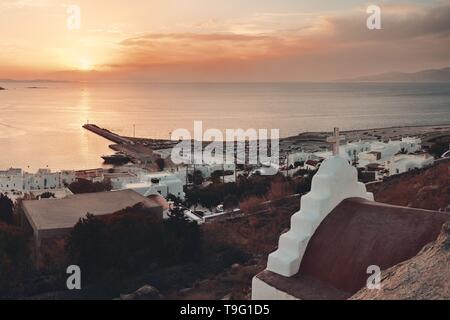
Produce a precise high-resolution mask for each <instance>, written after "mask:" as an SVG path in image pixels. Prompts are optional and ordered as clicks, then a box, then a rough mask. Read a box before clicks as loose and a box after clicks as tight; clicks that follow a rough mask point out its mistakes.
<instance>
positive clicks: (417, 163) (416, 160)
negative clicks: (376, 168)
mask: <svg viewBox="0 0 450 320" xmlns="http://www.w3.org/2000/svg"><path fill="white" fill-rule="evenodd" d="M433 163H434V158H433V157H431V156H430V155H428V154H420V155H413V154H399V155H396V156H394V157H393V158H392V159H391V160H389V161H387V162H386V168H387V169H389V174H390V175H394V174H400V173H404V172H407V171H410V170H413V169H421V168H424V167H427V166H430V165H432V164H433Z"/></svg>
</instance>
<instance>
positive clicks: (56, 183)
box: [0, 169, 76, 192]
mask: <svg viewBox="0 0 450 320" xmlns="http://www.w3.org/2000/svg"><path fill="white" fill-rule="evenodd" d="M75 179H76V177H75V171H60V172H51V170H50V169H39V170H38V172H37V173H28V172H23V171H22V169H9V170H6V171H0V191H3V192H6V191H19V192H27V191H31V190H45V189H61V188H64V187H65V186H66V185H69V184H71V183H72V182H74V181H75Z"/></svg>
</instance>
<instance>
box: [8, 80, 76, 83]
mask: <svg viewBox="0 0 450 320" xmlns="http://www.w3.org/2000/svg"><path fill="white" fill-rule="evenodd" d="M0 82H2V83H30V82H32V83H66V82H71V81H60V80H48V79H33V80H15V79H0Z"/></svg>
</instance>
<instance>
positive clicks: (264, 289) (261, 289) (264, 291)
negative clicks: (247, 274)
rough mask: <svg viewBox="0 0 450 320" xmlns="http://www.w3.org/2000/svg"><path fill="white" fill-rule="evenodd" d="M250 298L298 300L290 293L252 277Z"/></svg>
mask: <svg viewBox="0 0 450 320" xmlns="http://www.w3.org/2000/svg"><path fill="white" fill-rule="evenodd" d="M252 300H299V299H297V298H296V297H294V296H291V295H290V294H288V293H286V292H284V291H281V290H278V289H277V288H275V287H272V286H271V285H269V284H267V283H265V282H264V281H262V280H260V279H258V278H257V277H253V280H252Z"/></svg>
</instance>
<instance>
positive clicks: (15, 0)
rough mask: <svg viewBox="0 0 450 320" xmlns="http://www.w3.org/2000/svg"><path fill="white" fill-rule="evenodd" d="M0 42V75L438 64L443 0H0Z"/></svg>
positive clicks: (297, 75)
mask: <svg viewBox="0 0 450 320" xmlns="http://www.w3.org/2000/svg"><path fill="white" fill-rule="evenodd" d="M369 4H376V5H379V6H380V7H381V10H382V30H372V31H371V30H368V29H367V28H366V19H367V17H368V16H369V15H368V14H367V13H366V9H367V6H368V5H369ZM69 5H78V6H79V7H80V8H81V28H80V29H79V30H69V29H68V28H67V19H68V16H69V15H68V13H67V7H68V6H69ZM0 39H1V40H0V78H14V79H33V78H46V79H62V80H92V81H103V80H105V81H137V80H139V81H175V82H177V81H326V80H335V79H343V78H349V77H355V76H362V75H368V74H378V73H383V72H388V71H406V72H409V71H411V72H412V71H419V70H422V69H428V68H442V67H448V66H450V0H435V1H432V0H429V1H412V0H409V1H406V0H404V1H399V0H395V1H387V0H386V1H381V0H380V1H373V2H366V1H358V0H322V1H320V0H315V1H305V0H265V1H261V0H245V1H242V0H226V1H218V0H164V1H162V0H160V1H156V0H132V1H124V0H95V1H93V0H70V1H63V0H0Z"/></svg>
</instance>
